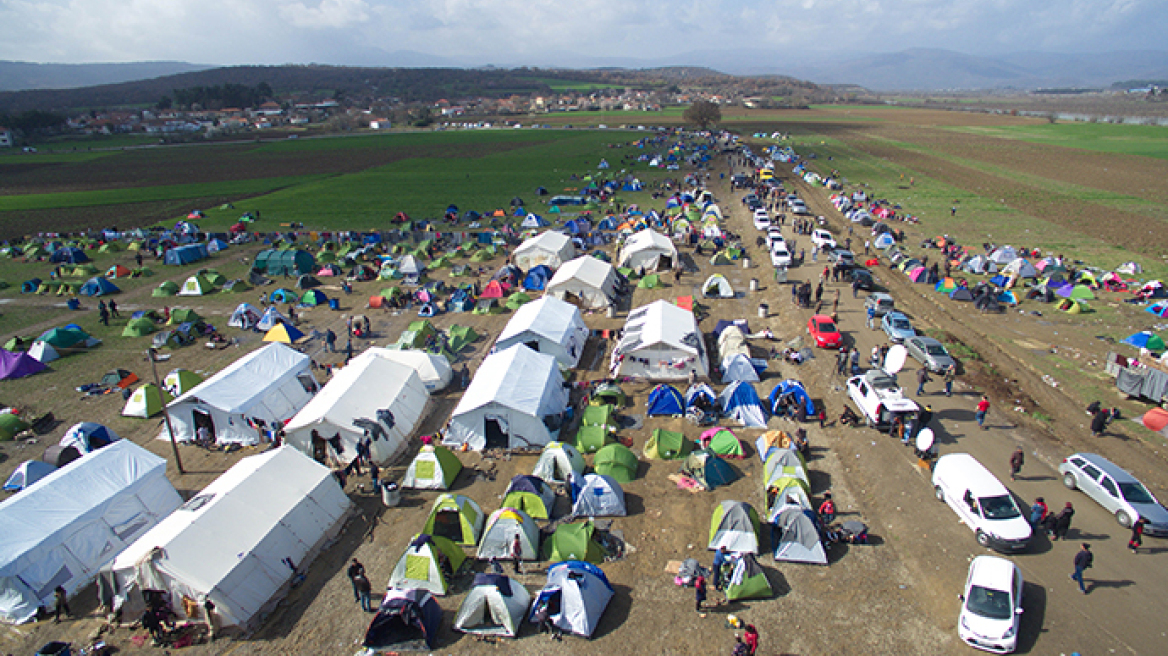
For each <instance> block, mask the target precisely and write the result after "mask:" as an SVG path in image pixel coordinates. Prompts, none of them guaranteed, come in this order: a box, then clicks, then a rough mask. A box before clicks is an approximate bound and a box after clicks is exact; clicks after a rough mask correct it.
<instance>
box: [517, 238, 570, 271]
mask: <svg viewBox="0 0 1168 656" xmlns="http://www.w3.org/2000/svg"><path fill="white" fill-rule="evenodd" d="M574 257H576V247H575V246H573V245H572V240H571V238H569V237H568V236H567V235H565V234H563V233H562V232H554V231H548V232H545V233H542V234H539V235H536V236H535V237H532V238H530V239H528V240H526V241H524V242H523V243H522V244H520V245H519V247H518V248H516V249H515V252H514V253H513V254H512V255H511V261H512V262H514V263H515V266H517V267H519V268H520V269H523V270H524V271H527V270H528V269H530V268H532V267H534V266H538V265H540V264H543V265H546V266H547V267H548V268H549V269H558V268H560V266H561V265H562V264H563V263H564V262H567V261H568V260H570V259H572V258H574Z"/></svg>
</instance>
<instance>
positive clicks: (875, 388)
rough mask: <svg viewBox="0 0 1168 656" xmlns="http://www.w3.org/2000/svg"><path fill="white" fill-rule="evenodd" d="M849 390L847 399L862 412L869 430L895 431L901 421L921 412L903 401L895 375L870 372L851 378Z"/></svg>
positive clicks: (873, 370) (917, 407) (919, 408)
mask: <svg viewBox="0 0 1168 656" xmlns="http://www.w3.org/2000/svg"><path fill="white" fill-rule="evenodd" d="M846 387H847V388H848V398H850V399H851V400H852V403H854V404H855V406H856V408H858V409H859V410H860V414H861V415H862V416H863V417H864V420H865V421H866V422H867V423H868V426H869V427H870V428H875V429H876V430H878V431H881V432H886V431H888V429H890V428H892V424H893V422H895V421H896V419H897V418H898V417H900V418H903V419H905V420H907V419H908V418H910V417H912V416H916V414H917V413H919V412H920V411H921V407H920V406H919V405H917V404H916V402H915V401H913V400H912V399H906V398H904V392H903V391H902V390H901V388H900V385H898V384H897V382H896V376H895V374H890V373H888V372H885V371H881V370H880V369H870V370H868V371H866V372H864V374H863V375H861V376H852V377H851V378H849V379H848V382H847V384H846Z"/></svg>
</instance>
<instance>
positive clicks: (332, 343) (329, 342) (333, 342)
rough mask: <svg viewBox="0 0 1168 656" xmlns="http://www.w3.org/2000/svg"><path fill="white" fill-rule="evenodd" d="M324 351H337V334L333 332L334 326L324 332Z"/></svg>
mask: <svg viewBox="0 0 1168 656" xmlns="http://www.w3.org/2000/svg"><path fill="white" fill-rule="evenodd" d="M324 351H325V353H336V352H337V334H336V333H334V332H333V329H332V328H329V329H328V330H327V331H325V333H324Z"/></svg>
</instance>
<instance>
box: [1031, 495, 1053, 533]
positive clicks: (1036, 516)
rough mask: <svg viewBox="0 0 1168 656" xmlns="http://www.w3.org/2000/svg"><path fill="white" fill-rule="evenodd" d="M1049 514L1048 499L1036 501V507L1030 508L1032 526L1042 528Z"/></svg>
mask: <svg viewBox="0 0 1168 656" xmlns="http://www.w3.org/2000/svg"><path fill="white" fill-rule="evenodd" d="M1049 512H1050V510H1049V509H1048V508H1047V507H1046V499H1043V498H1042V497H1038V498H1037V499H1035V500H1034V505H1032V506H1030V525H1031V526H1034V527H1038V526H1040V525H1041V524H1042V521H1043V520H1044V519H1046V515H1047V513H1049Z"/></svg>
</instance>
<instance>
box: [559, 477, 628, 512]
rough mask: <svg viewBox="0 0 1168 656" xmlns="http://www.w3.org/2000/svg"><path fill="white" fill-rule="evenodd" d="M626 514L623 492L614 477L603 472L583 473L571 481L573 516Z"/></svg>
mask: <svg viewBox="0 0 1168 656" xmlns="http://www.w3.org/2000/svg"><path fill="white" fill-rule="evenodd" d="M627 514H628V509H627V507H626V506H625V493H624V490H622V489H621V486H620V483H618V482H617V481H616V479H615V478H613V477H611V476H604V475H603V474H585V475H584V477H583V478H581V479H579V480H578V481H575V482H573V484H572V515H573V516H575V517H624V516H625V515H627Z"/></svg>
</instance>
